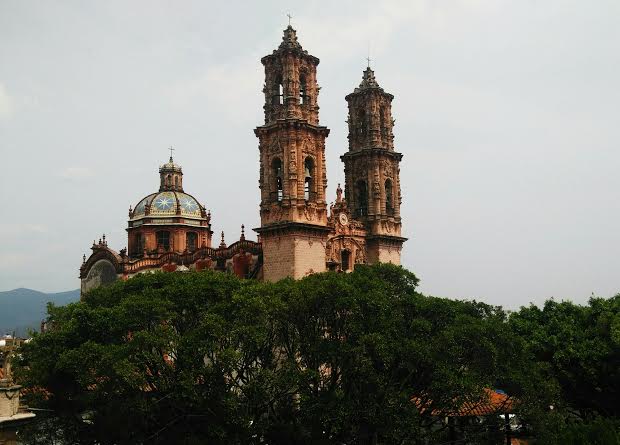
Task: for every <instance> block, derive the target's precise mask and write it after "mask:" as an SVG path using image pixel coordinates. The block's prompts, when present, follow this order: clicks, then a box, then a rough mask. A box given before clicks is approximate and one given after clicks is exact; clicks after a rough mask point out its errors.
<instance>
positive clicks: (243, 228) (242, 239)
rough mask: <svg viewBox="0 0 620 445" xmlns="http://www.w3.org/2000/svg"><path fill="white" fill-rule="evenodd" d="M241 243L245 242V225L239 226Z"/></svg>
mask: <svg viewBox="0 0 620 445" xmlns="http://www.w3.org/2000/svg"><path fill="white" fill-rule="evenodd" d="M240 239H241V241H244V240H245V225H244V224H241V238H240Z"/></svg>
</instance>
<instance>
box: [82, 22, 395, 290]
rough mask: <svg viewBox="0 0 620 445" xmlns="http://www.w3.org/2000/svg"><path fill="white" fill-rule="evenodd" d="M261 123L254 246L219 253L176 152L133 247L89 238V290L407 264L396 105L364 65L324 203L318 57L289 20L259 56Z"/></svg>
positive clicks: (222, 246)
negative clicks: (185, 277) (119, 283)
mask: <svg viewBox="0 0 620 445" xmlns="http://www.w3.org/2000/svg"><path fill="white" fill-rule="evenodd" d="M261 63H262V64H263V66H264V70H265V83H264V88H263V93H264V96H265V104H264V107H263V108H264V115H265V119H264V123H263V125H260V126H258V127H257V128H256V129H255V130H254V133H255V134H256V136H257V138H258V141H259V142H258V146H259V152H260V165H259V168H260V171H259V187H260V222H261V224H260V227H258V228H255V229H254V230H255V231H256V232H257V234H258V240H257V241H250V240H246V239H245V230H244V229H245V228H244V227H243V226H241V235H240V238H239V240H238V241H236V242H234V243H233V244H231V245H229V246H227V245H226V243H225V241H224V234H223V232H222V234H221V241H220V243H219V245H218V246H217V247H213V246H212V236H213V231H212V230H211V214H210V213H208V212H207V211H206V209H205V206H204V205H201V204H200V203H199V201H198V200H197V199H196V198H195V197H194V196H192V195H190V194H188V193H186V192H185V191H184V189H183V171H182V168H181V166H179V165H178V164H176V163H175V162H174V160H173V158H172V156H171V157H170V160H169V162H167V163H165V164H164V165H162V166H161V167H160V169H159V175H160V186H159V190H158V191H157V192H155V193H152V194H149V195H147V196H146V197H144V198H142V199H141V200H140V201H138V203H137V204H136V206H135V207H134V208H131V207H130V209H129V221H128V226H127V229H126V230H127V236H128V241H127V248H124V249H121V250H120V251H119V252H117V251H115V250H113V249H111V248H109V247H108V245H107V241H106V239H105V236H104V237H102V238H101V239H100V240H99V241H98V242H96V241H94V242H93V245H92V247H91V250H92V253H91V255H90V256H89V257H88V258H86V256H84V258H83V263H82V266H81V268H80V280H81V290H82V294H84V293H85V292H87V291H88V290H90V289H92V288H94V287H97V286H100V285H104V284H108V283H111V282H114V281H116V280H119V279H121V280H126V279H128V278H130V277H131V276H134V275H135V274H138V273H144V272H149V271H155V270H163V271H170V272H171V271H187V270H204V269H214V270H220V271H228V272H232V273H235V274H236V275H238V276H240V277H245V278H255V279H264V280H268V281H276V280H279V279H282V278H285V277H292V278H295V279H297V278H301V277H304V276H306V275H309V274H312V273H317V272H323V271H326V270H333V271H342V272H347V271H351V270H353V269H354V267H355V265H356V264H374V263H377V262H391V263H394V264H400V255H401V250H402V245H403V243H404V241H406V239H405V238H403V237H402V236H401V216H400V205H401V189H400V180H399V177H400V167H399V164H400V161H401V159H402V154H400V153H398V152H396V151H395V149H394V135H393V127H394V120H393V119H392V110H391V103H392V100H393V98H394V96H392V95H391V94H389V93H387V92H385V91H384V90H383V88H381V87H380V86H379V84H378V83H377V81H376V79H375V76H374V72H373V71H372V70H371V69H370V67H368V68H367V69H366V70H365V71H364V73H363V76H362V82H361V83H360V85H359V86H358V87H357V88H355V89H354V91H353V92H352V93H350V94H348V95H347V96H346V98H345V99H346V101H347V103H348V108H349V112H348V119H347V122H348V126H349V135H348V140H349V146H348V150H347V151H346V152H345V153H343V154H342V156H341V157H340V158H341V160H342V162H343V163H344V173H345V184H344V197H343V190H342V188H341V187H340V184H338V188H337V191H336V199H335V202H333V203H332V204H331V205H328V196H327V171H326V168H325V140H326V138H327V136H328V135H329V129H328V128H327V127H325V126H322V125H321V124H320V122H319V105H318V96H319V90H320V88H319V86H318V83H317V66H318V64H319V59H318V58H316V57H314V56H312V55H310V54H308V52H307V51H306V50H304V49H303V48H302V46H301V44H300V43H299V41H298V40H297V35H296V31H295V30H294V29H293V28H292V27H291V26H290V25H289V26H288V28H286V29H285V30H284V35H283V39H282V42H281V43H280V45H279V47H278V48H277V49H275V50H274V51H273V52H272V53H271V54H269V55H267V56H265V57H263V58H262V59H261Z"/></svg>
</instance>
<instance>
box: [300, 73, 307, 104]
mask: <svg viewBox="0 0 620 445" xmlns="http://www.w3.org/2000/svg"><path fill="white" fill-rule="evenodd" d="M306 94H307V90H306V76H305V74H302V75H301V76H299V103H300V104H301V105H304V104H306V103H307V97H306Z"/></svg>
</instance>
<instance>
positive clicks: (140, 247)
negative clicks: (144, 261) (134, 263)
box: [132, 233, 144, 255]
mask: <svg viewBox="0 0 620 445" xmlns="http://www.w3.org/2000/svg"><path fill="white" fill-rule="evenodd" d="M143 251H144V238H142V234H141V233H136V236H135V238H134V244H133V252H132V253H133V254H134V255H141V254H142V252H143Z"/></svg>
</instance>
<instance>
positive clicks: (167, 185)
mask: <svg viewBox="0 0 620 445" xmlns="http://www.w3.org/2000/svg"><path fill="white" fill-rule="evenodd" d="M171 180H172V177H171V176H170V175H167V176H166V187H170V182H171Z"/></svg>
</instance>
